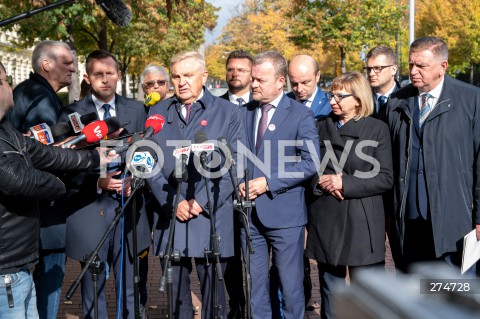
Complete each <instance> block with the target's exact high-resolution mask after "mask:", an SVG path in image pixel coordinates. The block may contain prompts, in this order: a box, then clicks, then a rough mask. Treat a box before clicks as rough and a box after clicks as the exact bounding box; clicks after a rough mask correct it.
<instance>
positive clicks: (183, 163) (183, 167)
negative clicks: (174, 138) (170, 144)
mask: <svg viewBox="0 0 480 319" xmlns="http://www.w3.org/2000/svg"><path fill="white" fill-rule="evenodd" d="M190 150H191V147H190V146H182V147H180V148H177V149H175V150H174V151H173V156H175V157H176V158H177V159H179V160H180V161H179V162H176V165H178V164H180V167H178V166H176V167H175V178H176V179H177V181H183V182H186V181H187V180H188V170H187V165H188V159H189V158H190Z"/></svg>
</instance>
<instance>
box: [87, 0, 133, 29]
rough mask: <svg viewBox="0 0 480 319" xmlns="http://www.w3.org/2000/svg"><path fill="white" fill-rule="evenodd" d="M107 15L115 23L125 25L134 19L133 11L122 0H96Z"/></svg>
mask: <svg viewBox="0 0 480 319" xmlns="http://www.w3.org/2000/svg"><path fill="white" fill-rule="evenodd" d="M95 2H96V3H97V4H98V5H99V6H100V7H102V10H103V11H104V12H105V15H106V16H107V17H108V18H109V19H110V20H111V21H112V22H113V23H115V24H117V25H119V26H121V27H125V26H127V25H128V24H129V23H130V21H131V20H132V12H131V11H130V9H129V8H128V7H127V6H126V5H125V3H123V1H122V0H95Z"/></svg>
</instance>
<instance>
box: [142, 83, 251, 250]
mask: <svg viewBox="0 0 480 319" xmlns="http://www.w3.org/2000/svg"><path fill="white" fill-rule="evenodd" d="M181 105H182V103H181V102H180V101H178V99H177V98H176V97H175V96H174V97H171V98H169V99H166V100H163V101H161V102H160V103H158V104H156V105H154V106H153V107H152V108H151V110H150V114H155V113H157V114H160V115H162V116H163V117H164V118H165V119H166V121H165V125H164V127H163V129H162V131H161V132H160V133H159V134H156V135H155V136H154V139H155V141H156V142H157V143H158V145H159V146H160V148H161V149H162V151H163V154H164V160H163V165H162V167H161V168H160V171H159V172H158V174H155V176H153V177H152V178H149V179H148V180H147V182H148V184H149V186H150V188H151V190H152V192H153V194H154V195H155V197H156V198H157V200H158V202H159V203H160V204H161V212H160V214H157V215H156V216H155V222H154V224H155V225H154V253H155V254H156V255H158V254H160V253H161V252H164V251H165V247H166V244H167V241H168V235H169V231H170V229H169V227H170V219H171V215H172V212H173V209H174V206H175V198H176V194H177V191H176V190H177V184H178V183H177V181H176V179H175V177H174V169H175V164H176V159H175V157H174V156H173V151H174V149H175V148H179V147H182V146H188V145H190V144H191V143H194V142H195V137H196V135H197V133H198V132H199V131H200V130H203V131H204V132H205V133H206V135H207V137H208V138H209V139H210V140H213V141H216V140H217V139H218V138H220V137H224V138H226V140H227V141H228V143H229V144H230V145H231V146H232V150H233V155H234V156H235V154H236V149H237V142H239V141H244V139H245V133H244V128H243V125H242V122H241V119H240V112H239V107H238V106H236V105H234V104H232V103H230V102H227V101H225V100H224V99H221V98H219V97H216V96H213V95H212V94H211V93H210V92H209V91H208V90H207V89H205V88H204V94H203V97H202V98H201V99H200V100H198V101H197V102H195V103H194V104H192V109H191V113H190V121H189V122H188V123H186V122H185V120H184V119H183V117H182V116H181V113H180V107H181ZM175 141H178V143H179V144H178V143H177V145H175ZM214 153H215V155H216V157H217V158H220V159H222V161H223V160H224V156H223V155H221V154H220V153H218V151H215V152H214ZM212 156H213V154H211V155H209V158H211V157H212ZM195 163H196V164H195ZM198 165H199V161H198V155H196V156H195V155H193V154H191V155H190V160H189V164H188V168H187V169H188V180H187V181H186V182H182V183H181V185H180V187H181V193H180V198H179V199H178V200H179V202H181V201H182V200H184V199H186V200H190V199H195V201H196V202H197V203H198V204H199V205H200V206H202V207H203V208H204V211H205V213H202V214H200V215H199V216H198V217H196V218H192V219H190V220H189V221H187V222H180V221H179V220H178V219H175V237H174V247H173V248H174V250H178V251H179V252H180V255H181V256H182V257H184V256H186V257H200V258H203V257H205V248H207V249H210V247H211V243H210V241H211V238H210V219H209V218H210V217H209V216H208V215H207V213H208V212H209V210H208V209H207V194H206V188H207V187H208V189H209V190H210V201H211V205H212V206H211V207H212V208H213V207H216V208H217V210H216V213H215V217H214V219H215V228H216V232H217V236H220V237H221V241H220V243H219V249H220V253H221V257H230V256H233V253H234V250H233V214H232V211H233V205H232V193H233V187H232V183H231V181H230V177H229V175H228V173H225V174H223V175H221V176H216V177H212V178H210V179H208V181H207V184H205V181H204V179H203V178H202V176H201V175H200V173H199V172H198V170H197V167H199V166H198Z"/></svg>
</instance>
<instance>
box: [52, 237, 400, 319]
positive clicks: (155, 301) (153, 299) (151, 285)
mask: <svg viewBox="0 0 480 319" xmlns="http://www.w3.org/2000/svg"><path fill="white" fill-rule="evenodd" d="M385 263H386V268H387V271H394V266H393V260H392V257H391V253H390V249H389V247H388V242H387V253H386V260H385ZM310 264H311V269H312V270H311V278H312V284H313V289H312V298H311V300H310V311H307V312H306V313H305V319H306V318H308V319H314V318H315V319H318V318H320V292H319V281H318V270H317V265H316V263H315V262H314V261H313V260H311V261H310ZM149 267H150V268H149V278H148V284H147V285H148V302H147V316H148V318H149V319H165V318H167V295H166V294H162V293H160V292H159V291H158V287H159V285H160V277H161V274H162V272H161V268H160V263H159V261H158V258H156V257H152V256H150V257H149ZM193 269H195V267H194V268H193ZM79 273H80V266H79V264H78V262H75V261H71V260H69V261H68V262H67V273H66V278H65V280H64V283H63V287H62V293H63V295H65V292H66V291H67V290H68V289H69V287H70V285H71V284H72V282H74V281H75V279H76V278H77V276H78V274H79ZM87 275H90V274H89V273H87ZM191 282H192V289H193V293H192V296H193V299H194V304H195V306H197V307H199V313H200V307H201V304H200V302H199V300H198V298H197V296H200V284H199V282H198V279H197V277H196V273H195V272H192V276H191ZM106 292H107V299H108V311H109V317H110V318H116V301H115V298H116V296H115V289H114V286H113V279H109V280H108V282H107V289H106ZM81 315H82V309H81V304H80V288H79V289H77V292H76V293H75V295H74V296H73V298H72V300H71V301H69V302H66V301H65V302H63V301H62V302H61V304H60V310H59V315H58V318H68V319H76V318H81V317H82V316H81ZM195 319H201V318H200V314H198V315H196V316H195Z"/></svg>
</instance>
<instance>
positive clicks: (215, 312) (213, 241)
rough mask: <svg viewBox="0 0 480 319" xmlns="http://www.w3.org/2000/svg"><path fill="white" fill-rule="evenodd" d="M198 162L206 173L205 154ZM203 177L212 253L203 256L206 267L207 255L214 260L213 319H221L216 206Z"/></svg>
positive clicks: (206, 250) (206, 181)
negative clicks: (218, 294) (211, 199)
mask: <svg viewBox="0 0 480 319" xmlns="http://www.w3.org/2000/svg"><path fill="white" fill-rule="evenodd" d="M200 161H201V163H202V167H203V169H204V171H205V172H206V171H207V170H206V166H207V165H206V154H203V153H202V154H200ZM202 175H203V181H204V183H205V190H206V192H207V205H206V206H207V207H206V208H207V210H208V215H209V216H210V242H211V245H212V251H209V250H208V249H207V248H205V256H206V260H207V265H208V255H209V254H211V253H213V256H214V258H215V267H213V268H212V281H213V285H212V297H213V298H212V303H213V319H221V318H222V317H221V316H220V308H221V306H220V305H219V304H218V296H217V283H216V281H215V277H217V279H218V281H223V274H222V266H221V264H220V248H219V247H218V237H217V232H216V229H215V213H216V211H217V205H216V204H215V207H213V210H212V204H211V201H210V190H209V189H208V179H207V177H206V176H205V175H206V174H202Z"/></svg>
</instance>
